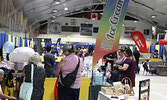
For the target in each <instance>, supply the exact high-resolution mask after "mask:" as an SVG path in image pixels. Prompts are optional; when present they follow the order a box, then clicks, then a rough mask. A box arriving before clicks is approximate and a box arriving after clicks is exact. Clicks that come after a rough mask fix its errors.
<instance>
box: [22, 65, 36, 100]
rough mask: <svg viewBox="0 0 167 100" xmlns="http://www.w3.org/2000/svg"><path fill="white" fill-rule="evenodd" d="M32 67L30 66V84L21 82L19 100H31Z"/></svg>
mask: <svg viewBox="0 0 167 100" xmlns="http://www.w3.org/2000/svg"><path fill="white" fill-rule="evenodd" d="M33 76H34V65H33V64H31V82H30V83H29V82H23V84H22V85H21V87H20V94H19V100H31V96H32V92H33Z"/></svg>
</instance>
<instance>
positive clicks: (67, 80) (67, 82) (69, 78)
mask: <svg viewBox="0 0 167 100" xmlns="http://www.w3.org/2000/svg"><path fill="white" fill-rule="evenodd" d="M79 65H80V59H79V57H78V64H77V67H76V68H75V70H74V71H73V72H71V73H69V74H67V75H66V76H65V77H64V78H63V75H62V72H60V77H61V83H62V84H63V85H64V86H65V87H67V88H70V87H71V85H72V84H74V82H75V80H76V75H77V72H78V69H79Z"/></svg>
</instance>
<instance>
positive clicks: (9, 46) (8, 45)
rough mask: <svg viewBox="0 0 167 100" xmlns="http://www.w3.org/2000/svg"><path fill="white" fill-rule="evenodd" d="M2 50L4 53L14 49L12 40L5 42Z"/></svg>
mask: <svg viewBox="0 0 167 100" xmlns="http://www.w3.org/2000/svg"><path fill="white" fill-rule="evenodd" d="M4 50H5V52H6V53H11V52H12V51H13V50H14V44H13V43H12V42H9V41H8V42H5V44H4Z"/></svg>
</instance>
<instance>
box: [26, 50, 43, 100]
mask: <svg viewBox="0 0 167 100" xmlns="http://www.w3.org/2000/svg"><path fill="white" fill-rule="evenodd" d="M31 64H33V65H34V74H33V92H32V96H31V100H42V99H43V94H44V81H45V69H44V66H43V65H42V60H41V58H40V55H39V54H38V53H34V54H33V55H32V56H31V57H30V58H29V60H28V64H27V65H26V66H25V67H24V70H23V76H24V77H25V82H31Z"/></svg>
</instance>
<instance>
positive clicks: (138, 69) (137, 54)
mask: <svg viewBox="0 0 167 100" xmlns="http://www.w3.org/2000/svg"><path fill="white" fill-rule="evenodd" d="M133 55H134V56H135V59H136V69H135V73H137V74H139V72H140V68H139V57H140V53H139V51H138V50H137V47H135V51H134V52H133Z"/></svg>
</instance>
